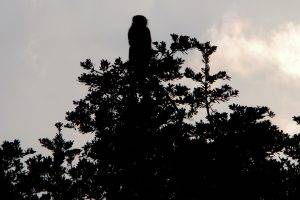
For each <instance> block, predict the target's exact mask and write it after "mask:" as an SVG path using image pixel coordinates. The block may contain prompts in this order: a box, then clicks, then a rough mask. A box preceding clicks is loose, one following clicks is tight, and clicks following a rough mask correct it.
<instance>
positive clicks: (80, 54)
mask: <svg viewBox="0 0 300 200" xmlns="http://www.w3.org/2000/svg"><path fill="white" fill-rule="evenodd" d="M299 8H300V1H296V0H289V1H283V0H251V1H249V0H235V1H233V0H232V1H230V0H208V1H204V0H180V1H179V0H131V1H129V0H106V1H104V0H72V1H71V0H0V101H1V104H0V140H1V141H2V140H4V139H12V138H19V139H20V140H21V141H22V142H23V144H24V145H25V146H33V147H35V148H37V147H38V146H39V145H38V141H37V139H38V138H41V137H53V136H54V134H55V132H56V130H55V128H54V123H55V122H57V121H63V120H64V118H65V112H66V111H68V110H71V109H72V108H73V106H72V101H73V100H75V99H78V98H80V97H83V96H84V95H85V94H86V91H85V88H83V87H81V86H80V85H79V83H78V82H77V81H76V79H77V77H78V76H79V75H80V73H81V72H82V71H81V69H80V67H79V62H80V61H83V60H84V59H86V58H91V59H93V60H94V61H96V62H97V61H99V60H100V59H101V58H108V59H113V58H115V57H119V56H121V57H122V58H123V59H127V51H128V44H127V30H128V28H129V26H130V23H131V18H132V16H133V15H135V14H142V15H145V16H146V17H147V18H148V20H149V27H150V29H151V33H152V38H153V40H158V41H161V40H164V41H170V36H169V34H170V33H177V34H185V35H191V36H193V37H197V38H198V39H199V40H200V41H203V42H205V41H211V42H212V43H213V44H215V45H218V46H219V48H218V51H217V53H216V54H215V55H214V57H213V64H214V65H213V66H215V67H216V69H225V70H226V71H227V72H228V73H229V75H231V77H232V81H231V85H232V86H233V87H234V88H236V89H238V90H240V95H239V97H238V98H236V99H235V100H234V101H232V102H238V103H240V104H243V105H250V106H253V105H266V106H269V107H270V108H271V110H273V111H274V112H275V113H276V118H275V122H276V123H277V124H278V125H279V126H280V127H281V128H282V129H284V130H286V131H289V132H291V133H293V132H295V131H298V128H297V126H296V125H295V123H294V122H293V121H292V120H291V118H292V116H294V115H300V106H299V104H300V92H299V91H300V15H299ZM187 62H188V63H189V64H190V65H192V66H194V67H197V66H199V65H200V64H201V60H200V58H199V57H198V56H197V55H195V54H193V53H192V54H191V56H190V57H189V60H188V61H187ZM66 137H68V138H73V139H76V142H77V143H80V142H82V141H83V139H82V137H81V136H80V135H79V134H76V133H75V132H74V131H73V132H70V131H68V132H67V133H66Z"/></svg>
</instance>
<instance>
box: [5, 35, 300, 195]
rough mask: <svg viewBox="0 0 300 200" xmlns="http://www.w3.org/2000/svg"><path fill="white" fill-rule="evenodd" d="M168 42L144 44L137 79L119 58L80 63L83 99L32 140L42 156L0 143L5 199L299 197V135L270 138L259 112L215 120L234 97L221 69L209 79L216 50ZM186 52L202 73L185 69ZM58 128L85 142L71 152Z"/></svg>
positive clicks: (263, 111) (233, 110)
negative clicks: (52, 131) (148, 47)
mask: <svg viewBox="0 0 300 200" xmlns="http://www.w3.org/2000/svg"><path fill="white" fill-rule="evenodd" d="M171 39H172V42H171V44H170V45H167V44H166V43H165V42H154V43H153V49H152V52H151V58H150V61H149V63H148V64H147V67H146V68H145V71H144V74H143V77H137V73H135V72H134V70H135V68H133V67H132V65H131V64H130V63H129V62H124V61H122V60H121V59H120V58H117V59H115V60H114V61H113V62H110V61H108V60H101V62H100V63H99V64H95V63H93V62H92V61H91V60H90V59H87V60H85V61H83V62H81V63H80V65H81V67H82V68H83V69H84V70H85V72H84V73H83V74H81V76H80V77H79V78H78V81H79V82H80V83H82V84H84V85H86V86H87V89H88V90H87V94H86V96H85V97H84V98H82V99H79V100H75V101H74V102H73V103H74V105H75V108H74V110H72V111H69V112H67V113H66V121H67V123H65V124H62V123H57V124H56V127H57V130H58V131H57V133H56V135H55V137H54V138H53V139H48V138H42V139H40V140H39V141H40V143H41V145H42V147H44V148H46V149H48V150H49V152H50V153H51V155H50V156H45V155H42V154H37V153H35V152H34V151H33V150H32V149H28V150H23V149H22V148H21V147H20V143H19V142H18V140H15V141H13V142H8V141H5V142H3V143H2V145H1V147H0V168H1V170H0V184H1V187H0V188H1V191H3V192H1V193H3V194H5V195H4V196H5V197H6V199H36V200H37V199H43V200H46V199H47V200H50V199H54V200H62V199H64V200H65V199H70V200H73V199H74V200H75V199H76V200H77V199H97V200H98V199H99V200H102V199H103V200H104V199H105V200H119V199H130V200H148V199H149V200H150V199H161V200H167V199H170V200H171V199H176V200H196V199H249V200H250V199H251V200H255V199H257V200H261V199H264V200H267V199H270V200H271V199H272V200H274V199H299V196H300V194H299V193H300V192H299V184H300V174H299V170H300V165H299V163H298V160H299V157H300V154H299V152H300V146H299V145H300V136H299V134H296V135H294V136H290V135H288V134H287V133H284V132H283V131H282V130H280V129H279V128H278V127H277V126H276V125H274V124H273V123H272V122H271V120H270V119H271V118H272V117H273V116H274V113H273V112H272V111H270V110H269V108H267V107H264V106H257V107H248V106H243V105H237V104H232V105H228V107H229V110H230V111H228V112H218V111H217V110H216V109H215V107H214V106H215V105H216V104H219V103H224V104H225V103H227V102H228V100H230V99H231V98H233V97H236V96H237V95H238V91H237V90H235V89H233V88H232V87H231V86H230V85H229V84H228V81H229V80H230V77H229V76H228V75H227V73H226V72H225V71H219V72H217V73H215V74H213V73H212V70H211V68H212V67H213V66H211V64H210V58H211V56H212V55H213V53H214V52H215V51H216V50H217V47H216V46H214V45H212V44H211V43H210V42H206V43H201V42H199V41H198V40H197V39H196V38H191V37H189V36H179V35H176V34H172V35H171ZM191 50H194V51H199V52H200V53H201V54H200V55H202V57H199V59H200V60H202V62H203V65H202V66H186V61H185V60H184V55H185V54H189V53H190V51H191ZM137 80H139V81H137ZM187 82H189V83H192V84H186V83H187ZM191 85H192V86H191ZM201 110H204V111H205V115H204V116H203V115H201V114H200V113H199V111H201ZM191 119H192V120H191ZM299 119H300V118H299V117H294V120H295V123H300V120H299ZM64 127H65V128H71V129H75V130H77V131H78V132H79V133H78V134H94V139H93V140H92V141H91V142H88V143H87V144H86V145H85V146H84V147H83V148H82V149H77V148H73V141H68V140H65V139H64V138H63V134H62V130H63V128H64Z"/></svg>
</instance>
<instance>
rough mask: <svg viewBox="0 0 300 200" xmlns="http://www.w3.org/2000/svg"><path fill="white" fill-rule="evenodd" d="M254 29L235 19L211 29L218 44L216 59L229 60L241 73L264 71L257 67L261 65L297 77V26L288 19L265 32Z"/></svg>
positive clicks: (299, 60) (299, 63) (299, 52)
mask: <svg viewBox="0 0 300 200" xmlns="http://www.w3.org/2000/svg"><path fill="white" fill-rule="evenodd" d="M255 29H256V27H255V25H253V24H249V23H246V22H244V21H241V20H240V19H238V18H233V19H229V20H227V21H225V22H224V23H223V25H221V27H219V28H212V29H211V30H210V35H211V37H212V40H213V41H215V43H216V44H217V45H218V46H219V51H218V53H217V54H216V60H222V61H223V62H225V63H230V64H231V65H232V66H234V70H235V71H237V72H239V73H240V74H243V75H246V74H249V73H251V72H253V71H259V70H265V68H264V69H259V68H258V67H260V66H264V67H267V68H269V67H273V68H274V67H276V68H278V69H280V70H281V71H282V72H284V73H287V74H289V75H292V76H297V77H300V25H297V24H294V23H291V22H290V23H287V24H285V25H283V26H281V27H279V28H278V29H276V30H270V31H267V32H264V33H259V31H257V32H256V31H255Z"/></svg>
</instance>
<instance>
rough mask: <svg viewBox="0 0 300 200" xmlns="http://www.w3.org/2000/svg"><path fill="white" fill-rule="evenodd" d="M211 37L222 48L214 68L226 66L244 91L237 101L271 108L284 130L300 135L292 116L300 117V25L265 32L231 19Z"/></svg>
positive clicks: (290, 25)
mask: <svg viewBox="0 0 300 200" xmlns="http://www.w3.org/2000/svg"><path fill="white" fill-rule="evenodd" d="M208 35H209V36H210V38H211V41H213V44H216V45H217V46H218V51H217V53H216V54H215V55H214V56H213V62H212V63H213V65H214V66H218V67H219V66H220V67H221V68H222V66H225V67H224V68H223V69H225V70H226V71H228V72H229V74H230V75H231V76H232V83H231V84H232V85H233V87H234V88H237V89H239V90H240V95H239V97H238V98H237V99H236V100H235V101H236V102H237V103H240V104H245V105H253V106H255V105H266V106H269V107H270V108H271V110H273V111H275V113H276V114H277V117H276V118H275V119H274V121H275V123H277V124H278V125H279V126H280V128H282V129H283V130H285V131H288V132H296V131H299V126H297V125H295V122H293V121H292V116H294V115H300V110H299V104H298V102H300V95H299V91H300V86H299V85H298V84H297V83H298V82H299V81H300V24H296V23H292V22H288V23H285V24H282V25H280V26H278V27H277V28H275V29H273V30H264V31H263V28H260V27H256V26H255V24H252V23H251V22H249V21H245V20H243V19H241V18H239V17H237V16H232V15H230V16H229V17H228V16H227V17H225V18H224V20H223V23H222V24H221V25H220V26H214V27H213V28H211V29H210V30H209V31H208ZM195 59H197V60H198V59H199V58H195ZM194 62H195V63H196V62H198V61H194ZM218 69H220V68H218Z"/></svg>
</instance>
